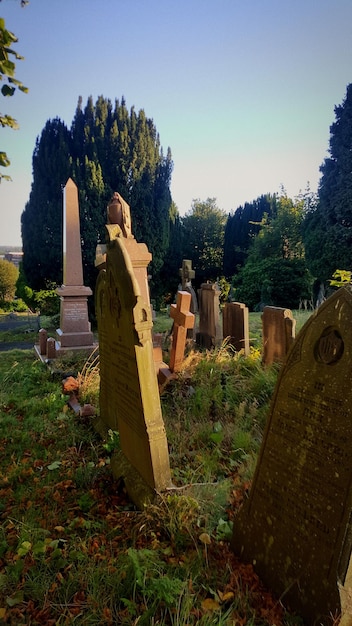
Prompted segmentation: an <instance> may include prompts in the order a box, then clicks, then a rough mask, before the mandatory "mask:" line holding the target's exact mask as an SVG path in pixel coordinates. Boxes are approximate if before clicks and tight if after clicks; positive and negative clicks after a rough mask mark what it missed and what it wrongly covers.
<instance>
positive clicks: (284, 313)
mask: <svg viewBox="0 0 352 626" xmlns="http://www.w3.org/2000/svg"><path fill="white" fill-rule="evenodd" d="M262 327H263V363H264V365H272V363H282V361H284V359H285V358H286V355H287V353H288V351H289V349H290V348H291V345H292V342H293V340H294V338H295V329H296V320H295V319H294V318H293V315H292V311H291V310H290V309H284V308H282V307H278V306H266V307H264V310H263V314H262Z"/></svg>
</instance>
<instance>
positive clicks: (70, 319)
mask: <svg viewBox="0 0 352 626" xmlns="http://www.w3.org/2000/svg"><path fill="white" fill-rule="evenodd" d="M57 293H58V295H59V296H60V300H61V305H60V328H58V329H57V330H56V344H57V345H56V350H57V352H58V353H63V352H67V351H69V350H75V351H79V350H85V351H87V352H88V351H92V350H94V348H95V344H94V335H93V333H92V331H91V328H90V322H89V319H88V303H87V297H88V296H90V295H91V294H92V290H91V289H90V288H89V287H85V286H83V285H77V286H72V285H70V286H66V285H62V287H60V288H59V289H57Z"/></svg>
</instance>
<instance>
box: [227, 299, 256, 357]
mask: <svg viewBox="0 0 352 626" xmlns="http://www.w3.org/2000/svg"><path fill="white" fill-rule="evenodd" d="M222 328H223V337H224V339H226V338H227V337H228V338H229V344H230V345H232V346H233V347H234V348H235V350H236V351H237V352H240V350H242V351H243V352H244V354H245V355H246V356H248V354H249V313H248V307H246V305H245V304H243V303H242V302H226V303H225V306H224V309H223V312H222Z"/></svg>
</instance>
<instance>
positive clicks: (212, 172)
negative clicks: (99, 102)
mask: <svg viewBox="0 0 352 626" xmlns="http://www.w3.org/2000/svg"><path fill="white" fill-rule="evenodd" d="M0 16H2V17H4V18H5V23H6V27H7V28H8V29H9V30H11V31H13V32H14V33H15V34H16V36H17V37H18V39H19V41H18V43H17V44H16V50H17V51H18V52H19V53H20V54H22V55H23V56H24V57H25V60H24V61H20V62H18V65H17V71H16V77H17V78H18V79H19V80H21V81H22V82H23V83H24V84H25V85H27V86H28V87H29V89H30V91H29V94H28V95H25V94H22V93H18V94H16V95H15V96H14V97H13V98H6V99H5V98H4V97H2V96H1V95H0V111H1V112H2V113H8V114H10V115H12V116H13V117H15V118H16V119H17V120H18V122H19V124H20V130H18V131H11V130H8V129H0V149H1V150H5V151H6V152H7V153H8V155H9V157H10V158H11V161H12V164H11V167H10V168H7V170H8V171H6V173H8V174H10V175H11V176H12V179H13V182H12V183H6V182H3V183H1V185H0V245H17V244H20V243H21V236H20V215H21V212H22V210H23V208H24V206H25V203H26V201H27V200H28V197H29V192H30V186H31V181H32V163H31V159H32V153H33V149H34V145H35V140H36V137H37V136H38V135H40V133H41V131H42V129H43V127H44V125H45V123H46V121H47V120H48V119H50V118H51V119H52V118H54V117H56V116H58V117H60V118H61V119H62V120H63V121H65V122H66V124H67V125H68V126H70V125H71V122H72V119H73V116H74V113H75V109H76V105H77V100H78V96H79V95H81V96H82V97H83V103H84V104H85V103H86V101H87V98H88V96H89V95H92V96H93V98H94V100H95V99H96V98H97V96H99V95H103V96H104V97H106V98H110V99H111V100H113V101H114V100H115V98H118V99H121V96H122V95H124V97H125V99H126V104H127V106H128V107H129V108H130V107H131V106H132V105H134V106H135V107H136V109H137V110H139V109H141V108H143V109H144V110H145V113H146V115H147V116H148V117H151V118H153V120H154V123H155V125H156V128H157V130H158V132H159V134H160V139H161V144H162V146H163V147H164V150H165V151H166V149H167V147H168V146H170V148H171V151H172V155H173V160H174V172H173V177H172V187H171V190H172V195H173V199H174V201H175V202H176V204H177V206H178V208H179V211H180V213H181V214H184V213H185V212H186V211H188V210H189V209H190V208H191V205H192V200H193V199H194V198H200V199H201V200H205V199H206V198H208V197H215V198H216V199H217V204H218V206H219V207H220V208H222V209H224V210H225V211H226V212H230V211H232V210H234V209H236V208H237V207H238V206H239V205H241V204H243V203H244V202H246V201H251V200H253V199H255V198H256V197H258V196H259V195H261V194H263V193H266V192H271V193H275V192H278V191H279V189H280V186H281V185H283V186H284V187H285V189H286V190H287V193H288V194H289V195H290V196H291V197H294V196H295V195H297V194H298V193H299V191H300V190H304V189H305V187H306V185H307V182H308V181H309V183H310V186H311V189H312V190H313V191H316V189H317V185H318V181H319V178H320V173H319V166H320V165H321V163H322V162H323V160H324V158H325V157H326V156H327V149H328V144H329V127H330V125H331V123H332V122H333V121H334V106H335V105H336V104H340V103H341V102H342V101H343V99H344V96H345V93H346V86H347V85H348V84H349V83H350V82H352V37H351V24H352V1H351V0H295V1H294V2H293V1H292V0H30V4H29V5H28V6H27V7H26V8H24V9H21V7H20V2H19V0H2V2H1V3H0ZM38 228H40V224H38Z"/></svg>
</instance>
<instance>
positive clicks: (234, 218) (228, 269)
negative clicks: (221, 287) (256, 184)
mask: <svg viewBox="0 0 352 626" xmlns="http://www.w3.org/2000/svg"><path fill="white" fill-rule="evenodd" d="M265 214H267V215H268V217H269V219H271V218H272V217H275V215H276V196H275V195H274V196H272V195H270V194H267V195H262V196H260V197H259V198H257V199H256V200H254V201H253V202H246V203H245V204H244V206H240V207H238V209H236V211H235V213H233V214H232V215H229V216H228V220H227V223H226V229H225V236H224V274H225V276H227V277H228V278H230V277H231V276H233V275H234V274H235V273H236V272H238V271H239V269H240V268H241V267H242V266H243V265H244V263H245V261H246V258H247V255H248V250H249V248H250V245H251V243H252V241H253V238H254V237H255V236H256V235H257V234H258V233H259V231H260V228H261V222H262V219H263V217H264V215H265Z"/></svg>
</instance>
